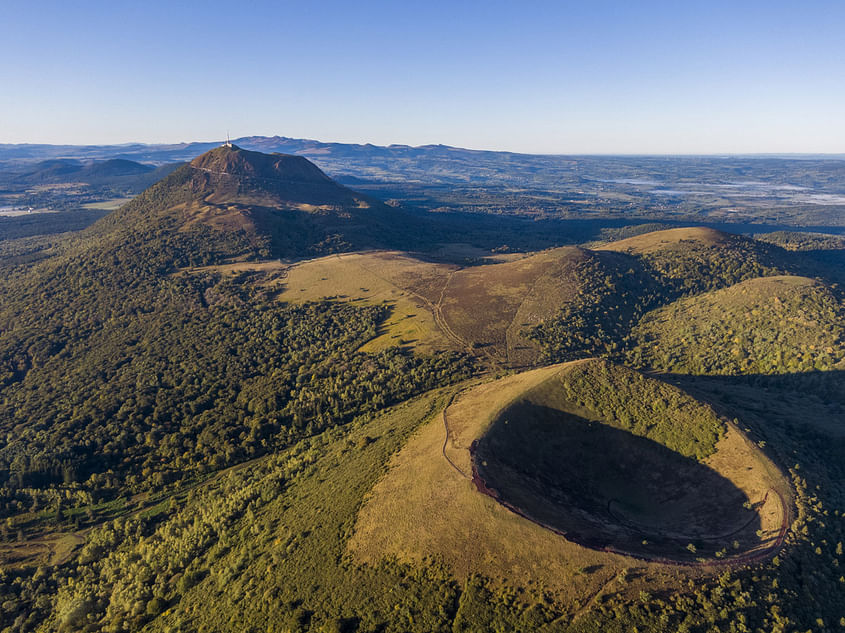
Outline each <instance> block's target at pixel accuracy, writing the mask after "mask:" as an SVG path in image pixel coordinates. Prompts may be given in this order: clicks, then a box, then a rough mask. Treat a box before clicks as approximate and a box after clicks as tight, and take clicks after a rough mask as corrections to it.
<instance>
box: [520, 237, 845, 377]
mask: <svg viewBox="0 0 845 633" xmlns="http://www.w3.org/2000/svg"><path fill="white" fill-rule="evenodd" d="M834 252H839V251H834ZM599 255H600V256H599V257H594V258H590V259H587V260H585V261H584V262H582V263H581V264H580V265H579V266H578V268H577V269H576V272H575V275H576V277H577V281H578V285H579V287H580V288H581V291H580V292H579V294H578V296H577V297H576V298H575V300H573V301H570V302H568V303H567V304H565V305H564V306H562V307H561V309H560V311H559V313H558V314H557V316H556V317H555V318H553V319H551V320H548V321H546V322H544V323H542V324H540V325H538V326H535V327H534V328H532V329H531V330H530V331H528V332H527V333H526V334H527V336H528V338H530V339H531V340H532V341H533V342H534V343H536V344H537V345H538V346H539V347H540V349H541V351H542V357H543V360H544V361H546V362H562V361H568V360H576V359H578V358H584V357H587V356H603V357H608V358H613V359H615V360H617V361H624V362H629V363H633V364H634V365H636V366H647V367H654V368H659V369H664V370H679V371H680V370H683V371H697V372H722V371H733V372H736V373H738V372H740V371H745V372H748V371H762V372H764V373H771V372H773V371H775V372H776V371H804V370H808V369H829V368H830V367H833V366H834V365H836V363H837V362H839V361H840V360H841V358H842V353H841V345H840V342H841V339H842V315H843V307H842V306H843V296H842V292H841V289H840V288H839V287H838V285H837V284H836V283H833V284H832V285H829V286H827V287H825V289H821V288H816V289H814V290H812V291H809V292H803V291H802V293H792V294H790V295H788V300H785V301H784V303H783V304H781V305H777V306H773V305H771V304H765V302H764V301H763V299H761V300H760V301H758V303H760V305H757V306H749V307H748V310H744V311H743V310H742V309H741V308H740V305H739V304H740V302H738V301H736V299H735V298H734V299H731V300H728V299H729V295H725V294H713V291H717V290H721V289H728V288H729V287H731V286H735V285H736V284H739V283H740V282H745V281H749V280H752V279H755V278H759V277H770V276H773V275H780V274H785V273H786V271H791V272H793V273H794V274H808V275H817V274H824V275H825V276H827V277H828V278H829V279H830V280H832V281H834V282H835V281H836V280H837V279H839V277H840V276H841V275H845V268H843V267H842V266H841V264H837V262H828V261H826V262H821V261H817V260H816V259H813V258H810V259H807V258H805V257H802V256H801V255H802V254H800V253H795V254H790V253H787V252H786V251H784V250H783V249H781V248H779V247H777V246H773V245H770V244H765V243H762V242H758V241H755V240H750V239H746V238H740V237H731V238H726V240H725V242H724V243H720V244H718V245H707V244H703V243H700V242H696V241H683V240H682V241H680V242H679V243H677V244H668V245H662V246H661V248H659V249H655V250H653V251H649V252H646V253H644V254H642V255H631V254H617V253H601V254H599ZM793 255H795V256H796V257H793ZM724 292H728V291H727V290H725V291H724ZM731 292H733V289H731ZM705 293H710V294H706V295H705ZM701 295H705V296H706V297H707V298H706V299H705V298H702V300H701V301H696V299H695V297H699V296H701ZM679 300H680V301H679ZM723 300H724V301H723ZM745 301H746V303H747V299H746V300H745ZM720 302H722V303H723V305H722V303H720ZM764 304H765V305H764ZM660 308H662V310H661V309H660ZM764 308H765V309H764ZM694 312H698V313H699V314H697V316H696V315H694V314H692V313H694ZM638 324H639V326H638ZM683 328H686V329H685V330H684V331H681V330H682V329H683ZM708 328H710V329H708ZM705 330H706V331H705ZM729 330H730V331H732V332H733V333H732V334H731V335H728V331H729ZM735 338H737V339H739V341H734V340H733V339H735ZM799 339H800V340H799ZM823 341H827V342H826V343H825V342H823ZM655 343H657V344H656V345H655ZM736 346H738V350H733V349H732V348H733V347H736ZM796 347H797V349H794V348H796ZM690 358H695V362H694V363H693V364H692V365H690V362H691V361H690Z"/></svg>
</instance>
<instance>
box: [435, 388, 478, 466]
mask: <svg viewBox="0 0 845 633" xmlns="http://www.w3.org/2000/svg"><path fill="white" fill-rule="evenodd" d="M463 391H464V390H463V389H461V390H460V391H456V392H455V393H453V394H452V396H451V397H450V398H449V401H448V402H447V403H446V406H445V407H443V411H442V413H441V415H442V416H443V426H444V427H445V428H446V439H444V440H443V447H442V448H441V449H440V452H441V453H442V454H443V457H444V458H445V459H446V461H447V462H449V465H450V466H451V467H452V468H454V469H455V470H456V471H457V472H458V474H459V475H460V476H461V477H463V478H464V479H469V480H472V477H470V476H469V475H467V474H466V473H465V472H464V471H462V470H461V469H460V467H459V466H458V465H457V464H456V463H455V462H453V461H452V458H451V457H449V455H447V454H446V446H447V445H448V444H449V436H450V431H449V419H448V417H447V414H446V412H447V411H448V410H449V406H450V405H451V404H452V402H454V401H455V398H457V397H458V396H459V395H460V394H461V393H462V392H463Z"/></svg>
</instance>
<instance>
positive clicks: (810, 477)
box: [0, 166, 845, 633]
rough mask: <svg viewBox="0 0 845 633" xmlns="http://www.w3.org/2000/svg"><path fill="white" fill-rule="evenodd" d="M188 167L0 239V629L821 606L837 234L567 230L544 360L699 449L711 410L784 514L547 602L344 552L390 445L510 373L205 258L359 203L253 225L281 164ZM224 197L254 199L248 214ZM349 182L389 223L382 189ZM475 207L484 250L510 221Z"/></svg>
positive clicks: (617, 620)
mask: <svg viewBox="0 0 845 633" xmlns="http://www.w3.org/2000/svg"><path fill="white" fill-rule="evenodd" d="M212 167H213V166H212ZM212 167H208V168H203V169H212ZM192 169H193V168H192V167H190V166H185V167H182V168H180V169H177V170H176V171H174V172H173V173H171V174H170V175H169V176H167V177H166V178H165V179H164V180H163V181H162V182H161V183H159V184H158V185H156V186H154V187H152V188H151V189H149V190H147V191H146V192H145V193H144V194H142V195H141V196H139V197H138V198H136V199H135V200H134V201H132V202H131V203H129V204H127V205H125V206H124V207H123V208H122V209H121V210H119V211H118V212H116V213H113V214H111V215H109V216H107V217H105V218H103V219H101V220H99V221H98V222H95V223H94V224H93V225H91V226H89V227H88V228H86V229H84V230H82V231H76V232H73V233H62V234H39V235H35V234H27V233H26V231H25V230H24V232H23V233H21V234H20V235H16V236H10V237H17V238H18V239H6V240H3V241H0V296H2V297H3V301H2V304H0V519H1V520H0V555H2V556H3V562H2V565H0V631H3V633H6V632H8V633H22V632H24V631H115V632H117V631H136V630H146V631H162V632H164V631H168V632H177V631H184V632H188V631H196V630H208V631H302V632H305V631H342V632H352V631H360V632H365V631H366V632H375V631H381V632H389V631H395V632H397V633H398V632H411V631H420V632H423V631H426V632H427V631H444V632H447V631H451V632H453V633H455V632H459V631H466V632H470V631H529V630H532V631H533V630H536V631H546V632H548V633H553V632H560V633H564V632H566V633H587V632H590V631H610V632H615V631H619V632H620V633H621V632H622V631H625V632H628V631H639V632H641V633H645V632H653V633H658V632H660V633H663V632H665V631H691V632H696V633H716V632H720V633H728V632H731V633H734V632H744V631H749V632H750V631H753V632H755V633H757V632H760V633H763V632H766V633H768V632H784V633H787V632H789V633H799V632H800V633H804V632H805V631H814V632H816V633H821V632H822V631H832V630H838V629H839V628H841V627H843V626H845V572H843V570H842V569H841V568H840V565H842V564H845V560H843V541H845V489H844V488H843V486H842V481H843V476H845V471H843V464H845V441H843V439H842V428H841V425H842V424H843V423H845V420H843V412H845V401H843V395H842V394H843V393H845V391H843V389H842V385H843V371H845V367H843V354H845V347H843V338H845V336H843V315H845V310H843V294H842V290H841V287H840V286H839V285H837V284H838V283H839V280H841V279H842V278H843V274H845V271H843V269H842V267H841V261H842V259H841V253H840V252H839V251H840V250H841V246H840V245H839V243H838V242H836V241H835V240H831V239H828V238H818V237H816V236H806V235H791V234H784V235H780V234H773V235H770V236H769V237H768V238H767V239H766V241H761V240H752V239H749V238H743V237H739V236H724V234H722V235H723V237H719V238H718V240H716V241H714V242H712V243H708V242H706V241H702V240H693V239H689V240H680V241H674V242H672V241H665V243H664V241H658V242H655V243H656V244H657V245H658V246H656V247H651V246H649V247H648V248H639V247H637V248H626V247H624V242H620V244H622V246H620V247H619V248H616V247H614V246H613V243H611V244H599V243H597V242H595V241H594V240H595V238H596V237H597V235H596V233H597V231H596V230H593V229H594V228H595V227H593V228H591V230H590V231H584V232H583V233H579V235H584V236H585V239H587V237H586V236H589V239H591V240H593V241H592V242H591V243H590V247H593V248H596V249H598V250H592V251H589V252H588V253H589V256H585V257H584V259H583V262H582V263H580V264H579V265H578V266H577V267H576V269H575V270H574V271H573V273H572V274H573V275H574V276H575V277H577V280H576V281H577V286H578V287H579V288H580V289H581V290H580V294H579V295H578V296H577V297H576V298H575V299H574V300H573V301H571V302H568V303H567V304H566V305H563V306H562V307H561V310H560V311H559V312H558V314H556V315H555V316H554V317H553V318H552V319H549V320H546V321H545V322H543V323H542V324H540V325H539V326H537V327H535V328H533V329H532V330H531V332H530V333H529V335H530V338H531V340H532V341H533V342H534V343H535V344H536V345H538V346H539V348H540V349H541V350H542V352H543V363H551V362H559V361H568V360H576V359H583V358H588V357H594V356H602V357H606V358H609V359H612V360H614V361H616V362H622V363H625V364H627V365H629V366H634V367H637V368H639V369H641V370H643V371H646V372H654V373H659V374H660V375H661V377H662V378H663V380H664V381H666V382H668V383H671V384H675V385H677V386H679V387H681V388H682V389H684V390H685V391H686V392H687V393H690V394H693V395H694V396H695V397H696V398H697V399H700V400H701V401H702V402H705V403H707V406H704V405H697V404H691V402H693V403H694V401H691V400H687V399H686V396H684V397H681V396H680V395H679V393H681V392H679V391H678V390H677V389H675V388H674V387H671V386H669V385H668V384H666V383H665V382H664V383H659V385H658V386H655V385H657V384H658V381H651V379H650V378H645V377H643V376H641V375H640V374H638V373H636V372H633V371H630V370H628V369H625V370H624V371H623V370H618V369H616V368H614V366H613V365H610V364H609V363H592V364H589V365H585V367H584V369H583V370H582V371H574V372H572V373H571V374H570V375H569V377H568V378H567V381H566V382H565V383H563V384H561V385H558V387H559V388H560V390H561V392H562V393H564V394H565V396H566V398H567V399H568V400H570V401H572V402H575V403H578V404H579V406H581V407H583V408H585V409H589V410H591V411H594V412H597V413H598V414H600V415H601V416H602V417H603V418H605V419H606V420H608V421H609V423H610V424H612V425H613V426H614V427H616V428H618V429H622V430H624V431H626V432H631V433H633V434H635V435H639V436H641V437H644V438H649V439H654V440H656V441H659V443H660V444H661V445H663V446H665V447H668V450H671V451H674V452H677V453H678V454H679V455H682V456H684V457H685V458H691V459H694V460H700V461H703V460H705V459H706V458H707V457H709V456H710V455H712V453H713V450H714V447H715V444H716V442H717V441H718V440H719V438H720V437H721V436H722V434H723V432H724V428H725V427H724V424H723V423H722V422H721V420H722V419H729V420H732V421H733V423H734V424H735V426H736V427H737V428H739V429H741V430H742V431H743V432H744V433H745V434H746V435H747V436H748V438H749V439H750V440H751V441H753V442H754V443H755V445H756V446H757V447H759V448H760V449H761V450H762V451H764V452H765V454H766V455H767V456H768V457H769V458H770V459H771V460H772V463H774V464H777V466H778V467H779V468H780V469H782V470H783V472H784V473H785V474H786V476H787V477H788V478H789V480H790V481H791V484H792V486H793V488H794V496H795V506H796V507H795V509H794V510H795V512H794V514H795V517H796V519H795V521H794V522H793V523H792V525H790V526H789V533H788V536H787V538H786V544H785V546H784V547H783V549H782V550H781V551H779V552H778V553H777V555H776V556H774V557H772V558H771V559H765V560H762V559H761V560H757V561H755V562H754V563H753V564H747V565H737V566H725V567H720V568H718V569H704V570H690V569H686V568H682V567H670V566H667V567H664V568H660V569H658V570H657V571H655V568H654V567H651V566H649V565H648V564H646V563H645V562H643V561H636V560H632V562H631V566H630V568H629V569H627V570H626V571H625V572H624V573H620V574H618V575H616V576H615V577H613V578H612V579H611V580H610V581H609V582H608V583H607V584H606V585H604V586H603V587H602V589H601V590H600V592H599V593H597V594H595V595H594V596H592V597H591V598H590V599H589V600H585V601H584V602H583V603H579V604H577V605H573V604H561V603H559V602H556V601H555V599H554V597H553V596H552V594H551V593H550V592H548V591H547V590H546V589H545V588H544V587H542V586H538V585H532V586H515V585H514V584H512V583H509V582H508V580H507V579H502V578H488V577H484V576H480V575H469V576H460V575H458V574H456V573H455V572H454V570H453V569H451V568H449V567H448V565H446V564H445V563H444V562H443V561H442V560H439V559H438V558H437V557H432V558H430V559H427V560H425V561H424V562H423V563H421V564H410V563H408V562H406V561H401V560H396V559H392V558H389V559H385V560H383V561H381V562H380V563H378V564H375V565H362V564H360V563H359V562H357V561H356V560H355V559H354V557H353V556H352V555H351V554H350V553H349V551H348V549H347V543H348V542H349V539H350V536H351V535H352V532H353V530H354V529H355V522H356V517H357V514H358V511H359V509H360V508H361V506H362V504H363V503H364V502H365V499H366V498H367V495H368V494H369V493H370V491H371V490H372V489H373V486H374V485H375V484H376V482H378V481H379V479H380V478H381V477H382V476H383V474H384V473H385V472H386V470H387V469H388V468H389V467H390V463H391V462H390V460H391V458H392V456H393V455H394V454H395V453H396V452H397V451H399V450H400V449H401V448H402V447H403V446H404V445H405V444H406V442H407V441H408V439H409V438H410V437H412V436H413V435H414V433H416V432H417V431H418V430H420V429H421V428H423V425H426V424H429V423H431V424H438V425H439V427H438V428H440V429H442V427H443V422H444V421H445V418H441V417H438V416H440V412H441V411H442V410H443V408H444V407H445V406H446V404H447V403H449V402H451V401H452V399H453V398H454V397H455V395H456V394H457V393H458V392H459V391H461V390H462V389H465V388H466V387H467V386H468V385H470V384H473V381H479V380H488V379H492V378H493V377H495V376H501V375H504V374H508V373H511V371H512V370H511V369H510V368H508V367H504V366H496V367H494V368H490V367H487V370H489V371H488V373H487V374H486V375H483V376H482V375H480V374H481V373H482V372H484V371H485V364H484V362H479V360H478V359H477V358H475V357H474V356H473V354H474V353H479V350H478V349H475V348H473V347H472V346H471V345H470V346H466V347H467V349H463V348H462V349H461V351H457V346H456V348H455V350H456V351H443V352H439V353H435V354H420V353H415V352H413V351H410V350H408V349H404V348H402V347H399V346H396V347H388V348H387V349H385V350H383V351H380V352H378V353H366V352H363V351H361V347H362V345H363V344H364V343H366V342H367V341H368V340H370V339H372V338H374V337H375V336H376V335H377V334H378V332H379V328H380V326H381V325H382V324H383V323H384V322H385V321H386V320H387V319H388V317H389V315H390V310H391V307H390V306H389V305H386V304H382V303H377V302H366V301H355V302H345V301H343V300H342V297H336V298H334V299H326V300H323V301H316V302H310V303H303V304H297V305H295V304H292V303H284V302H282V301H280V300H279V298H278V296H279V287H278V285H276V284H274V283H271V282H270V281H269V280H268V278H267V277H264V276H262V275H261V274H260V273H255V272H249V271H246V270H242V271H235V272H234V273H232V272H222V271H221V270H219V269H214V266H216V265H221V264H233V263H237V264H239V263H243V262H245V261H249V262H255V261H259V260H266V259H267V258H268V257H271V256H273V257H281V256H298V257H310V256H315V255H322V254H326V253H331V252H335V251H340V250H350V249H354V248H360V247H363V246H367V245H370V244H369V243H367V242H366V240H364V241H359V240H363V238H362V237H361V236H362V235H364V234H365V233H366V231H367V218H366V217H365V216H362V215H356V214H357V213H358V211H356V212H355V213H353V212H352V211H349V210H348V209H346V208H345V207H343V204H346V203H345V202H343V200H345V198H343V196H347V195H353V194H352V193H349V192H348V190H342V191H335V194H333V195H337V196H339V197H338V198H337V200H335V202H336V205H335V206H334V207H332V205H326V208H324V209H321V210H318V211H313V210H311V211H302V209H298V210H297V214H295V215H296V218H297V219H296V220H295V221H290V222H287V223H285V222H275V220H274V218H276V219H277V218H278V217H286V216H284V214H285V213H286V212H287V211H290V209H289V208H288V207H289V205H290V203H291V200H290V199H287V198H284V196H285V195H293V194H290V193H289V190H288V189H285V187H287V186H288V185H289V184H290V183H282V184H279V183H274V184H273V185H272V186H269V185H265V184H262V182H263V180H262V178H264V176H262V177H261V178H258V177H254V178H251V179H248V180H245V181H243V182H238V183H236V184H237V186H235V187H234V188H233V186H232V185H231V183H229V182H228V181H226V179H225V178H218V179H216V180H215V179H213V178H211V179H210V178H207V177H205V176H198V175H197V174H196V173H195V171H196V170H193V171H192ZM204 173H206V172H204ZM271 175H272V174H271ZM265 180H266V179H265ZM270 180H272V178H270ZM223 181H225V182H223ZM221 182H223V184H221ZM285 192H288V193H285ZM224 194H225V195H224ZM227 196H228V197H227ZM242 196H246V198H249V199H250V200H252V201H253V202H254V200H255V196H263V198H264V201H263V202H262V204H261V205H258V206H261V207H262V209H263V211H262V210H257V211H256V210H255V209H254V208H253V207H254V206H255V205H253V206H250V205H249V204H247V203H246V202H244V200H245V199H246V198H244V197H242ZM360 200H362V201H363V202H361V204H362V205H363V204H364V203H367V204H373V205H374V206H373V208H374V209H376V211H375V213H374V216H373V218H374V221H375V222H376V224H378V230H377V231H376V232H375V233H374V234H373V235H374V236H375V238H376V241H378V240H381V239H386V238H385V237H384V236H385V235H387V233H385V232H384V231H385V230H386V227H388V225H386V224H382V223H383V222H384V221H385V218H389V214H390V213H391V211H390V209H389V208H388V207H386V206H378V205H376V203H374V202H372V201H370V202H367V200H366V199H365V198H361V199H360ZM356 204H357V203H356ZM361 208H363V206H362V207H361ZM291 213H293V211H291ZM350 218H352V220H350ZM353 220H354V221H353ZM427 221H428V220H427ZM453 221H454V219H450V220H447V221H446V222H453ZM462 222H463V220H462ZM414 226H415V227H417V228H419V227H425V226H429V225H427V224H425V223H421V224H415V225H414ZM430 226H432V227H436V228H434V229H432V232H431V233H427V234H421V235H419V236H414V235H413V231H412V230H411V231H404V232H401V233H400V234H399V235H398V236H397V237H396V239H397V240H399V241H400V242H402V241H408V240H410V241H411V242H413V243H414V244H415V245H416V247H418V248H419V250H425V249H427V248H428V249H433V247H434V246H436V245H439V243H440V241H442V237H443V235H444V234H445V233H446V232H448V230H447V229H444V226H447V227H448V226H452V225H449V224H446V225H439V226H438V225H436V222H434V223H433V224H431V225H430ZM462 226H463V225H462ZM467 226H475V225H473V224H472V223H470V222H469V221H467ZM477 226H479V227H481V228H480V229H479V235H481V236H483V238H484V239H483V240H482V241H484V242H485V243H486V242H489V243H490V244H497V245H501V243H502V242H504V241H506V240H505V237H504V236H502V235H496V236H492V233H493V230H492V228H491V227H493V224H490V223H489V222H488V221H486V220H484V221H481V222H480V224H479V225H477ZM61 228H62V230H63V231H65V230H72V229H75V228H77V227H76V226H73V225H67V226H65V225H64V224H62V225H61ZM648 228H663V227H662V226H655V227H648ZM643 230H644V229H642V228H638V227H635V226H632V227H627V228H623V227H619V226H616V225H614V226H609V227H607V228H606V230H604V231H603V232H599V234H598V235H599V236H600V237H602V238H603V240H610V241H612V240H625V239H631V238H637V237H641V236H642V234H643ZM532 235H533V236H532V238H531V239H532V240H534V239H535V238H536V240H538V241H540V242H542V240H540V238H539V237H537V234H532ZM463 237H467V238H468V239H469V240H471V239H472V236H471V235H465V236H463ZM645 237H647V236H645ZM547 239H551V238H548V236H547ZM397 243H399V242H397ZM377 245H378V244H377ZM544 245H545V244H544ZM488 246H489V244H488ZM504 250H507V249H504ZM425 256H426V255H421V257H425ZM464 263H465V264H467V265H471V264H472V263H473V262H464ZM209 267H211V268H209ZM799 275H800V276H801V277H798V276H799ZM783 280H787V281H785V282H784V281H783ZM796 280H797V281H796ZM778 284H780V285H778ZM420 309H423V307H422V306H420ZM735 350H739V352H738V353H735ZM482 351H483V350H482ZM638 376H639V378H638ZM637 381H651V382H649V383H648V388H649V389H651V391H649V394H650V395H649V397H648V398H647V399H640V400H636V398H635V397H634V396H633V395H632V394H634V393H635V392H636V390H637V388H641V387H643V385H641V384H639V382H637ZM643 384H645V382H643ZM634 400H636V401H634ZM681 427H683V428H682V431H683V432H679V429H681ZM446 432H447V433H448V426H447V427H446ZM447 439H448V436H447ZM444 450H445V448H444ZM444 454H445V453H444ZM598 572H599V570H597V569H591V568H585V569H583V570H579V572H578V573H579V574H581V575H582V576H590V575H592V574H596V573H598ZM210 605H214V608H210Z"/></svg>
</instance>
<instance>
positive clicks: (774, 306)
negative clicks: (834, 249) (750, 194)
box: [630, 276, 845, 374]
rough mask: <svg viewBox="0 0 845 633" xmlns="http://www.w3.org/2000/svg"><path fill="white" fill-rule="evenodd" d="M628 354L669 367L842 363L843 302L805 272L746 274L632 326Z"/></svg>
mask: <svg viewBox="0 0 845 633" xmlns="http://www.w3.org/2000/svg"><path fill="white" fill-rule="evenodd" d="M632 336H633V338H634V339H635V341H636V349H635V350H634V351H633V352H632V353H631V356H630V360H631V362H633V363H635V364H637V365H645V366H647V367H651V368H655V369H660V370H663V371H670V372H691V373H697V374H741V373H755V374H770V373H796V372H804V371H816V370H830V369H834V368H842V367H845V306H843V304H842V302H841V300H840V299H838V298H837V297H836V296H835V295H834V294H833V292H832V291H831V289H830V288H829V287H827V286H826V285H824V284H822V283H820V282H817V281H814V280H811V279H807V278H805V277H794V276H775V277H764V278H758V279H749V280H747V281H743V282H741V283H738V284H736V285H733V286H730V287H728V288H724V289H721V290H714V291H711V292H708V293H704V294H701V295H697V296H694V297H688V298H685V299H681V300H679V301H677V302H675V303H672V304H670V305H668V306H666V307H663V308H659V309H657V310H655V311H653V312H649V313H648V314H646V315H645V316H644V317H643V319H642V320H641V321H640V323H639V324H638V325H637V326H636V327H635V328H634V330H633V332H632Z"/></svg>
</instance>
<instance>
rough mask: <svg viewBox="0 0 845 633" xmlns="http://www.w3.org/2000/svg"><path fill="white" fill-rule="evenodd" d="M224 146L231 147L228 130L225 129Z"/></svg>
mask: <svg viewBox="0 0 845 633" xmlns="http://www.w3.org/2000/svg"><path fill="white" fill-rule="evenodd" d="M225 146H226V147H232V141H230V140H229V130H226V145H225Z"/></svg>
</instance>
